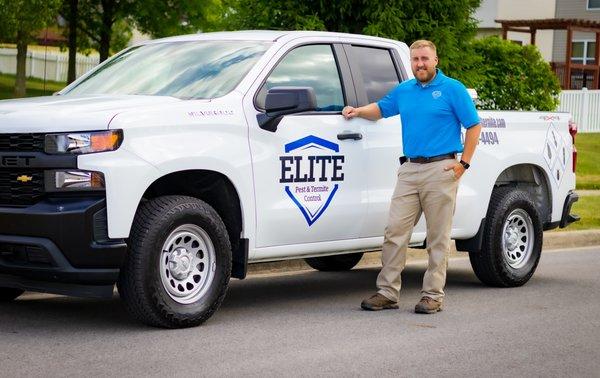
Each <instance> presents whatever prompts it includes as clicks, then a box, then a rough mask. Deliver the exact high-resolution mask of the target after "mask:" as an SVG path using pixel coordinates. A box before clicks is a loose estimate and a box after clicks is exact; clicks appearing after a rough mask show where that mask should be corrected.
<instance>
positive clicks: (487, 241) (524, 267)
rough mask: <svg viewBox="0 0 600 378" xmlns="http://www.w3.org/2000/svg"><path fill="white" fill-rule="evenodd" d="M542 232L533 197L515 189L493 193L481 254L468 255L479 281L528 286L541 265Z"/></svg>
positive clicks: (472, 252) (491, 284)
mask: <svg viewBox="0 0 600 378" xmlns="http://www.w3.org/2000/svg"><path fill="white" fill-rule="evenodd" d="M542 239H543V230H542V222H541V219H540V215H539V212H538V210H537V208H536V207H535V204H534V203H533V200H532V199H531V197H530V195H529V194H528V193H527V192H525V191H522V190H519V189H515V188H512V187H500V188H496V189H494V191H493V192H492V198H491V200H490V206H489V209H488V212H487V216H486V223H485V229H484V236H483V245H482V250H481V251H471V252H469V259H470V260H471V266H472V267H473V270H474V271H475V275H477V278H479V280H480V281H481V282H483V283H485V284H487V285H490V286H497V287H515V286H521V285H523V284H525V283H526V282H527V281H529V279H530V278H531V276H532V275H533V273H534V272H535V269H536V267H537V265H538V262H539V260H540V256H541V252H542Z"/></svg>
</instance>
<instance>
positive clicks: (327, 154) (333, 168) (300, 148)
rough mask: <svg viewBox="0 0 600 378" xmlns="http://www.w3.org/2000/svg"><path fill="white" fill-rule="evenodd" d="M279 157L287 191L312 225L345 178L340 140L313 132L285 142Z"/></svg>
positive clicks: (309, 224) (324, 210) (282, 179)
mask: <svg viewBox="0 0 600 378" xmlns="http://www.w3.org/2000/svg"><path fill="white" fill-rule="evenodd" d="M284 152H285V155H282V156H280V157H279V160H280V162H281V177H280V179H279V182H280V183H282V184H285V186H284V191H285V193H286V194H287V196H288V197H289V198H290V200H291V201H292V202H294V204H295V205H296V206H297V207H298V209H299V210H300V213H301V214H302V215H303V216H304V219H305V220H306V223H307V224H308V226H309V227H310V226H312V225H313V224H314V223H315V222H316V221H317V220H318V219H319V218H320V217H321V216H322V215H323V214H324V213H325V212H326V210H327V208H328V207H329V205H330V204H331V203H332V201H333V200H334V197H335V194H336V193H337V191H338V190H339V188H340V183H341V182H343V181H344V173H343V164H344V159H345V157H344V155H342V154H340V147H339V145H338V144H336V143H333V142H330V141H328V140H325V139H322V138H319V137H317V136H314V135H309V136H307V137H304V138H302V139H298V140H296V141H293V142H290V143H288V144H286V145H285V146H284Z"/></svg>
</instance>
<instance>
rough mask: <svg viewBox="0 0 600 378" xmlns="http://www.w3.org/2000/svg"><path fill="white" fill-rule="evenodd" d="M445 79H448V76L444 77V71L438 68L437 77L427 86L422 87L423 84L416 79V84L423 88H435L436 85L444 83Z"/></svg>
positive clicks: (436, 70)
mask: <svg viewBox="0 0 600 378" xmlns="http://www.w3.org/2000/svg"><path fill="white" fill-rule="evenodd" d="M445 78H446V75H444V73H443V72H442V70H440V69H439V68H436V69H435V77H434V78H433V80H431V81H430V82H429V83H427V84H425V85H421V82H420V81H419V80H417V79H415V81H416V83H415V84H416V85H417V86H419V87H421V88H427V87H434V86H436V85H440V84H442V82H443V81H444V79H445Z"/></svg>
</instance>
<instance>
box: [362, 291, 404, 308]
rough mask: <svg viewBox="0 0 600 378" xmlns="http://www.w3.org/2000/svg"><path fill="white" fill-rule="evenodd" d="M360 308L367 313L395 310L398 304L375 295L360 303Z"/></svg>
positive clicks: (382, 296)
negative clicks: (367, 311)
mask: <svg viewBox="0 0 600 378" xmlns="http://www.w3.org/2000/svg"><path fill="white" fill-rule="evenodd" d="M360 307H362V309H363V310H369V311H379V310H389V309H397V308H398V302H394V301H392V300H390V299H388V298H387V297H385V296H384V295H381V294H379V293H377V294H375V295H372V296H371V297H370V298H367V299H365V300H364V301H362V303H361V304H360Z"/></svg>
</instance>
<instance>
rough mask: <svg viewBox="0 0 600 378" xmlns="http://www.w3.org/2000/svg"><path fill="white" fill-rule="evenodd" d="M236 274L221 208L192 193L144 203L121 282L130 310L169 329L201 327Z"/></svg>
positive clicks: (134, 228) (121, 288) (219, 302)
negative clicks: (232, 264)
mask: <svg viewBox="0 0 600 378" xmlns="http://www.w3.org/2000/svg"><path fill="white" fill-rule="evenodd" d="M230 275H231V246H230V243H229V238H228V235H227V230H226V228H225V225H224V224H223V221H222V220H221V218H220V217H219V215H218V214H217V212H216V211H215V210H214V209H213V208H212V207H211V206H209V205H208V204H207V203H205V202H203V201H201V200H199V199H196V198H192V197H184V196H164V197H158V198H155V199H152V200H150V201H147V202H145V203H143V204H142V205H141V206H140V208H139V209H138V211H137V213H136V217H135V219H134V222H133V227H132V232H131V237H130V247H129V251H128V254H127V257H126V259H125V263H124V266H123V268H122V269H121V274H120V277H119V282H118V289H119V293H120V295H121V297H122V299H123V300H124V302H125V306H126V308H127V310H128V311H129V313H130V314H131V315H132V316H133V317H134V318H136V319H138V320H140V321H141V322H143V323H145V324H148V325H151V326H156V327H165V328H182V327H192V326H197V325H199V324H201V323H203V322H204V321H206V320H207V319H208V318H209V317H210V316H211V315H212V314H213V313H214V312H215V311H216V310H217V309H218V308H219V306H220V305H221V302H222V301H223V298H224V297H225V293H226V291H227V285H228V283H229V278H230Z"/></svg>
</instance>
